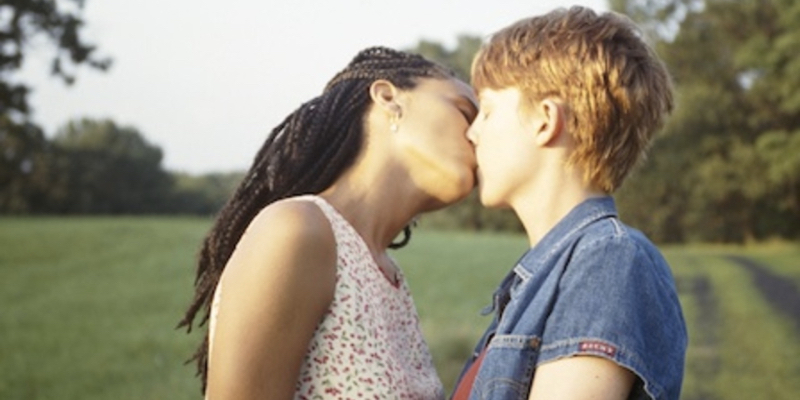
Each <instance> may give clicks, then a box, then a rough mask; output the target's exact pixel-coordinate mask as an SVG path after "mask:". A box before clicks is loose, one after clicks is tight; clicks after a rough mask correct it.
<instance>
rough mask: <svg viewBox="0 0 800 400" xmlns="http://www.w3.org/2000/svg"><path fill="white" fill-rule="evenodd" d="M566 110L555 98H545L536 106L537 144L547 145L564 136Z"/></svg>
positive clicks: (535, 127)
mask: <svg viewBox="0 0 800 400" xmlns="http://www.w3.org/2000/svg"><path fill="white" fill-rule="evenodd" d="M564 112H565V110H564V106H563V105H562V104H561V103H559V102H557V101H555V100H553V99H544V100H542V101H540V102H539V103H537V104H536V106H534V113H535V114H536V119H535V121H536V125H535V126H534V129H535V135H536V144H538V145H539V146H546V145H548V144H552V143H554V142H555V141H556V140H558V139H559V138H560V137H561V136H562V133H563V132H564V126H565V125H564V124H565V119H566V115H565V114H564Z"/></svg>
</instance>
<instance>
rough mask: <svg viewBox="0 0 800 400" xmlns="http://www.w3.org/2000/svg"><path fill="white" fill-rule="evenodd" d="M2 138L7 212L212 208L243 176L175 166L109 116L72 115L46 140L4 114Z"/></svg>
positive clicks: (2, 203) (2, 202)
mask: <svg viewBox="0 0 800 400" xmlns="http://www.w3.org/2000/svg"><path fill="white" fill-rule="evenodd" d="M4 122H6V124H5V125H3V123H4ZM3 128H5V129H3ZM0 144H2V148H3V154H2V155H0V187H2V190H0V213H7V214H54V213H55V214H162V213H175V214H200V215H210V214H213V213H215V212H216V211H217V210H218V209H219V208H220V207H222V205H223V204H224V203H225V201H227V199H228V197H230V195H231V194H232V193H233V190H234V189H235V185H236V184H237V183H238V182H239V181H240V180H241V177H242V174H241V173H230V174H220V173H212V174H206V175H201V176H192V175H188V174H182V173H175V174H173V173H170V172H168V171H166V170H164V168H163V167H162V165H161V160H162V157H163V154H162V151H161V149H160V148H159V147H158V146H156V145H154V144H151V143H149V142H148V141H147V140H146V139H145V138H144V136H143V135H142V134H141V133H140V132H139V131H138V130H137V129H135V128H133V127H125V126H118V125H117V124H115V123H114V122H113V121H110V120H90V119H82V120H76V121H71V122H69V123H68V124H66V125H65V126H63V127H62V128H61V129H59V130H58V131H57V132H56V134H55V136H54V137H53V139H52V140H48V139H47V138H45V137H44V134H43V133H42V132H41V130H39V129H38V128H37V127H36V126H34V125H32V124H24V125H22V124H14V123H11V122H9V121H8V120H7V119H5V120H4V119H0Z"/></svg>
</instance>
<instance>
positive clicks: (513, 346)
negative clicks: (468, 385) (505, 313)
mask: <svg viewBox="0 0 800 400" xmlns="http://www.w3.org/2000/svg"><path fill="white" fill-rule="evenodd" d="M541 342H542V341H541V339H540V338H539V337H538V336H525V335H497V336H495V337H493V338H492V340H491V341H490V342H489V347H488V348H487V350H486V355H485V356H484V359H483V363H482V364H481V369H480V373H479V374H478V376H477V377H476V379H475V383H474V385H473V396H474V397H473V398H478V399H520V400H524V399H527V398H528V392H529V391H530V385H531V380H532V379H533V371H534V369H535V367H536V359H537V357H538V354H539V346H540V344H541Z"/></svg>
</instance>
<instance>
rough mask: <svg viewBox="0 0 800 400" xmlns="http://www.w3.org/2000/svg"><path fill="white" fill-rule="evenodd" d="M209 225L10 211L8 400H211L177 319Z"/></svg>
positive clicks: (3, 340)
mask: <svg viewBox="0 0 800 400" xmlns="http://www.w3.org/2000/svg"><path fill="white" fill-rule="evenodd" d="M207 225H208V222H207V221H204V220H198V219H176V218H157V219H149V218H140V219H132V218H131V219H129V218H114V219H112V218H80V219H77V218H76V219H72V218H42V219H39V218H36V219H9V218H3V219H0V302H1V303H2V304H3V308H2V311H0V332H2V334H0V398H2V399H9V400H10V399H190V398H199V395H198V393H199V390H198V387H197V383H196V381H195V380H194V378H193V376H192V372H193V371H192V370H191V368H188V367H184V366H183V360H185V359H186V357H187V355H188V354H190V352H191V349H192V348H193V346H194V345H195V343H194V341H195V340H196V338H191V337H188V336H186V335H183V334H181V333H180V332H178V331H176V330H174V329H173V327H174V326H175V324H176V322H177V321H178V319H179V317H180V313H181V310H182V309H183V308H184V307H185V305H186V302H187V301H188V299H189V295H190V292H191V282H192V280H191V279H192V277H191V273H192V269H193V265H192V264H193V257H194V254H195V251H196V248H197V245H198V243H199V242H200V240H201V236H202V234H203V233H204V230H205V229H206V227H207Z"/></svg>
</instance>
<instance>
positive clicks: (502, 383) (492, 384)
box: [480, 378, 528, 399]
mask: <svg viewBox="0 0 800 400" xmlns="http://www.w3.org/2000/svg"><path fill="white" fill-rule="evenodd" d="M480 387H481V391H480V392H481V395H480V398H481V399H491V398H492V392H494V391H495V390H496V389H498V388H499V389H502V388H504V387H509V388H511V389H513V390H514V391H515V392H516V393H517V396H518V397H517V398H518V399H526V398H527V396H528V393H527V391H526V389H527V385H526V384H524V383H521V382H519V381H517V380H514V379H509V378H493V379H490V380H489V381H487V382H486V384H485V385H484V384H481V385H480ZM523 395H524V397H523Z"/></svg>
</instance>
